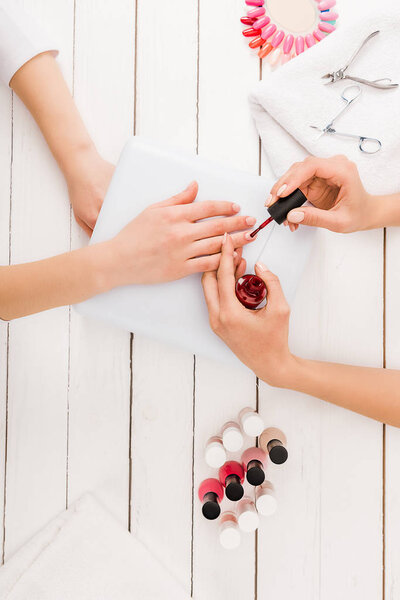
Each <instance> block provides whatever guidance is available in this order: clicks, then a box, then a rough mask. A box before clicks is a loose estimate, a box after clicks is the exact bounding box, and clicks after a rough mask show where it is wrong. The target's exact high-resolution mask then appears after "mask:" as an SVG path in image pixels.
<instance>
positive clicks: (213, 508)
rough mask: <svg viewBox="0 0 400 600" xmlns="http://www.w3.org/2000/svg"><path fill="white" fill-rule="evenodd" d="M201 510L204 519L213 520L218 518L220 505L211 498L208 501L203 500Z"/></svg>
mask: <svg viewBox="0 0 400 600" xmlns="http://www.w3.org/2000/svg"><path fill="white" fill-rule="evenodd" d="M202 511H203V515H204V516H205V518H206V519H208V520H209V521H213V520H214V519H218V517H219V515H220V513H221V507H220V505H219V504H218V502H213V501H212V500H211V501H209V502H204V504H203V508H202Z"/></svg>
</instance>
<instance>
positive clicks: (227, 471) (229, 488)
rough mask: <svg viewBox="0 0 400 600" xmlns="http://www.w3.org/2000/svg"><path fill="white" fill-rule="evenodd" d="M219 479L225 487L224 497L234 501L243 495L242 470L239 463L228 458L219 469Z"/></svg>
mask: <svg viewBox="0 0 400 600" xmlns="http://www.w3.org/2000/svg"><path fill="white" fill-rule="evenodd" d="M219 480H220V482H221V483H222V485H223V486H224V488H225V494H226V497H227V498H228V499H229V500H233V501H234V502H236V501H237V500H240V498H242V497H243V494H244V489H243V486H242V483H243V480H244V470H243V467H242V465H241V464H240V463H238V462H236V461H235V460H228V461H227V462H226V463H225V464H224V465H222V467H221V468H220V470H219Z"/></svg>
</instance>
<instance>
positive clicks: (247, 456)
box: [242, 447, 267, 486]
mask: <svg viewBox="0 0 400 600" xmlns="http://www.w3.org/2000/svg"><path fill="white" fill-rule="evenodd" d="M266 462H267V453H266V452H264V450H262V449H261V448H257V447H254V448H247V450H245V451H244V452H243V454H242V464H243V469H244V470H245V473H246V478H247V481H248V482H249V483H250V485H254V486H257V485H261V484H262V483H264V480H265V464H266Z"/></svg>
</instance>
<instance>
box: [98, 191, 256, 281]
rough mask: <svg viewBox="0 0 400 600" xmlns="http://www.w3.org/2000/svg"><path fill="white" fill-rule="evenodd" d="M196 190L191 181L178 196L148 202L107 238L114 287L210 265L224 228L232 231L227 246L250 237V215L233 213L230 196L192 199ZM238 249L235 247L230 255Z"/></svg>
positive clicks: (212, 266)
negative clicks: (132, 217)
mask: <svg viewBox="0 0 400 600" xmlns="http://www.w3.org/2000/svg"><path fill="white" fill-rule="evenodd" d="M197 190H198V186H197V183H196V182H193V183H191V184H190V185H189V187H188V188H187V189H186V190H184V191H183V192H181V193H180V194H178V195H177V196H174V197H172V198H169V199H168V200H164V201H163V202H159V203H158V204H153V205H151V206H149V207H148V208H146V209H145V210H144V211H143V212H141V213H140V214H139V215H138V216H137V217H136V218H135V219H133V221H131V222H130V223H129V224H128V225H127V226H126V227H124V229H123V230H122V231H121V232H120V233H119V234H118V235H117V236H116V237H115V238H114V239H113V240H111V241H110V242H107V244H109V248H111V256H112V260H111V266H110V272H112V278H113V287H114V286H117V285H126V284H130V283H160V282H165V281H173V280H175V279H180V278H182V277H185V276H186V275H190V274H191V273H199V272H203V271H210V270H212V271H215V269H217V268H218V265H219V260H220V256H221V254H220V252H221V243H222V239H223V234H224V233H225V231H228V232H236V233H233V235H232V248H233V247H235V248H238V249H240V248H241V247H242V246H244V245H245V244H248V243H249V242H251V241H252V238H250V234H249V232H245V231H244V230H248V229H250V228H251V227H252V226H253V225H254V223H255V222H256V219H255V218H254V217H245V216H240V215H238V214H237V213H238V212H239V210H240V207H239V206H237V205H235V204H232V202H222V201H221V202H215V201H207V202H196V203H194V202H193V201H194V200H195V198H196V196H197ZM223 215H225V216H224V217H223ZM210 217H217V218H213V219H210ZM205 219H206V220H205ZM238 232H240V233H238ZM232 253H233V250H232ZM239 255H240V251H238V253H237V254H236V257H235V258H238V256H239Z"/></svg>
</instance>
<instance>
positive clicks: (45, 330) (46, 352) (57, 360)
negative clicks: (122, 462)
mask: <svg viewBox="0 0 400 600" xmlns="http://www.w3.org/2000/svg"><path fill="white" fill-rule="evenodd" d="M22 5H23V6H24V7H26V8H27V10H28V11H29V12H30V13H31V14H33V15H35V16H36V17H37V18H38V19H39V20H40V21H41V22H42V24H43V26H44V27H46V26H47V27H48V28H49V29H50V30H51V32H52V34H53V36H54V38H55V39H56V40H57V41H58V44H59V48H60V50H61V55H60V63H61V64H62V67H63V71H64V74H65V76H66V79H67V81H68V82H69V83H71V76H72V23H73V2H71V0H61V1H60V2H57V3H54V2H51V1H50V0H40V1H32V0H30V1H28V0H27V1H26V2H22ZM13 139H14V144H13V161H14V162H13V189H12V215H11V221H12V227H11V236H12V237H11V261H12V262H13V263H19V262H24V261H31V260H35V259H40V258H44V257H46V256H51V255H54V254H57V253H60V252H63V251H66V250H68V248H69V207H68V196H67V191H66V187H65V184H64V181H63V179H62V176H61V173H60V172H59V171H58V170H57V168H56V165H55V162H54V160H53V159H52V157H51V155H50V152H49V150H48V148H47V147H46V144H45V142H44V140H43V138H42V137H41V134H40V132H39V130H38V128H37V126H36V124H35V123H34V122H33V119H32V117H31V116H30V115H29V114H28V112H27V111H26V109H25V108H24V107H23V105H22V103H21V102H20V101H19V100H18V99H17V98H16V99H15V101H14V138H13ZM9 354H10V368H9V387H8V397H9V420H8V470H7V512H6V521H5V529H6V540H5V554H6V558H7V557H8V556H10V555H11V554H12V553H13V552H14V551H15V550H16V549H17V548H18V547H19V546H21V545H22V544H23V543H24V542H25V541H26V540H27V539H28V538H29V537H30V536H31V535H32V534H34V533H35V532H36V531H37V530H38V529H39V528H41V527H42V526H43V525H45V524H46V523H47V522H48V521H49V519H51V518H52V517H53V516H54V515H56V514H57V513H58V512H59V511H60V510H62V509H63V508H64V506H65V463H66V400H67V383H68V371H67V365H68V309H67V308H60V309H56V310H52V311H49V312H46V313H43V314H40V315H36V316H33V317H29V318H26V319H20V320H18V321H15V322H12V323H11V324H10V343H9Z"/></svg>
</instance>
